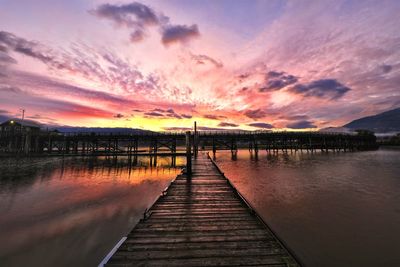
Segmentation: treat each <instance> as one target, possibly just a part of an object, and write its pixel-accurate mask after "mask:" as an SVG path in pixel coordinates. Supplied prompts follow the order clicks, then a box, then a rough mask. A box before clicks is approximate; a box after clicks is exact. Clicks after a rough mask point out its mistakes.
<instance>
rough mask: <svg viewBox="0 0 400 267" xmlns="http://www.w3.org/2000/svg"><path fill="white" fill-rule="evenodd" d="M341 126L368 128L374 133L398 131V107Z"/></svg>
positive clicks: (399, 114) (353, 128)
mask: <svg viewBox="0 0 400 267" xmlns="http://www.w3.org/2000/svg"><path fill="white" fill-rule="evenodd" d="M343 127H344V128H349V129H352V130H358V129H363V130H370V131H373V132H375V133H387V132H400V108H396V109H392V110H389V111H386V112H382V113H379V114H377V115H374V116H368V117H364V118H360V119H357V120H354V121H352V122H350V123H348V124H346V125H343Z"/></svg>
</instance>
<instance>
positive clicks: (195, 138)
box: [193, 121, 199, 157]
mask: <svg viewBox="0 0 400 267" xmlns="http://www.w3.org/2000/svg"><path fill="white" fill-rule="evenodd" d="M198 141H199V140H198V136H197V122H196V121H195V122H194V134H193V153H194V156H195V157H197V154H198V151H199V143H198Z"/></svg>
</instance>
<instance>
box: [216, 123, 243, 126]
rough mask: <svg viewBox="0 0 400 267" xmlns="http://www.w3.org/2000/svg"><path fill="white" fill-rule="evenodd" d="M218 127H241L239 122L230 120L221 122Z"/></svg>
mask: <svg viewBox="0 0 400 267" xmlns="http://www.w3.org/2000/svg"><path fill="white" fill-rule="evenodd" d="M218 127H239V125H238V124H235V123H230V122H220V123H219V124H218Z"/></svg>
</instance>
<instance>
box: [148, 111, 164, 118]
mask: <svg viewBox="0 0 400 267" xmlns="http://www.w3.org/2000/svg"><path fill="white" fill-rule="evenodd" d="M144 115H146V116H148V117H164V114H162V113H158V112H155V111H152V112H145V113H144Z"/></svg>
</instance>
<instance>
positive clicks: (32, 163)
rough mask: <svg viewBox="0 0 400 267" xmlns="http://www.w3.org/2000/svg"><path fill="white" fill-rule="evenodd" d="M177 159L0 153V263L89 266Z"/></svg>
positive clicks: (124, 229)
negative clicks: (3, 155) (19, 156)
mask: <svg viewBox="0 0 400 267" xmlns="http://www.w3.org/2000/svg"><path fill="white" fill-rule="evenodd" d="M184 163H185V162H184V161H183V159H180V158H178V159H177V166H178V167H174V168H172V167H170V166H171V159H170V158H160V157H159V158H158V161H157V165H158V166H157V167H149V158H146V157H139V158H138V163H137V166H132V165H130V164H129V162H128V160H127V158H118V160H117V161H115V160H113V159H106V158H65V159H64V160H63V159H60V158H42V159H38V158H37V159H23V160H21V159H20V160H16V159H4V158H3V159H0V266H97V265H98V264H99V263H100V262H101V260H102V259H103V258H104V256H105V255H106V254H107V253H108V252H109V251H110V250H111V249H112V248H113V247H114V245H115V244H116V243H117V242H118V241H119V240H120V239H121V237H123V236H125V235H126V234H127V233H128V232H129V231H130V230H131V229H132V227H133V226H134V225H135V224H136V223H137V221H138V220H139V219H140V218H141V217H142V216H143V215H142V214H143V212H144V210H145V209H146V208H148V207H149V206H150V205H151V204H152V203H153V202H154V200H155V199H156V198H157V197H158V195H159V194H160V193H161V192H162V191H163V190H164V188H165V187H166V186H167V185H168V184H169V182H170V181H171V180H172V179H174V178H175V177H176V175H177V174H179V173H180V172H181V168H180V167H179V166H183V165H184Z"/></svg>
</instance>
